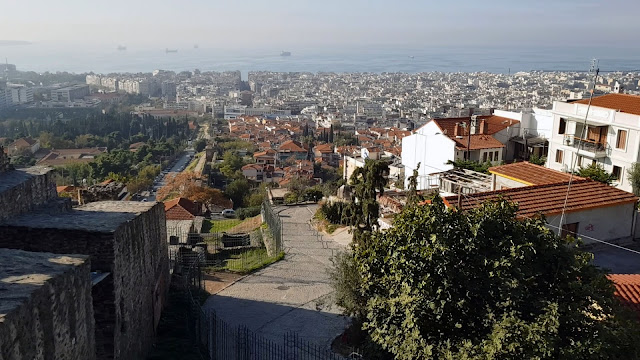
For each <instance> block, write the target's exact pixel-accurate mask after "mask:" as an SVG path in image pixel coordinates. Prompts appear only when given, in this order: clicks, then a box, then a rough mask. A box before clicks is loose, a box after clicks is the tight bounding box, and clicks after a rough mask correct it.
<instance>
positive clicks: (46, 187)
mask: <svg viewBox="0 0 640 360" xmlns="http://www.w3.org/2000/svg"><path fill="white" fill-rule="evenodd" d="M57 198H58V193H57V192H56V185H55V183H54V182H53V172H52V169H51V168H47V167H42V166H33V167H30V168H24V169H16V170H8V171H4V172H0V223H1V222H3V221H4V220H6V219H8V218H10V217H12V216H17V215H20V214H24V213H26V212H28V211H31V210H33V209H36V208H38V207H40V206H43V205H45V204H47V203H49V202H50V201H52V200H55V199H57Z"/></svg>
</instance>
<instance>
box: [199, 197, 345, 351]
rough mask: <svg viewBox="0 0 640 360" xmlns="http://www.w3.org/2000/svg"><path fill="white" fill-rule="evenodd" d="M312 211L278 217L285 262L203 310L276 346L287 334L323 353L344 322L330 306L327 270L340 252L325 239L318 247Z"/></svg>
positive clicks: (295, 209)
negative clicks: (311, 222) (313, 227)
mask: <svg viewBox="0 0 640 360" xmlns="http://www.w3.org/2000/svg"><path fill="white" fill-rule="evenodd" d="M316 209H317V206H316V205H312V206H296V207H287V208H285V209H284V210H283V211H282V212H281V213H280V214H281V218H282V220H283V237H284V247H285V253H286V256H285V258H284V259H283V260H281V261H279V262H277V263H275V264H273V265H270V266H268V267H266V268H264V269H262V270H260V271H257V272H255V273H253V274H251V275H249V276H247V277H245V278H243V279H242V280H240V281H238V282H236V283H235V284H233V285H231V286H229V287H227V288H226V289H224V290H222V291H220V292H219V293H218V294H216V295H213V296H211V297H210V298H209V299H208V300H207V302H206V303H205V307H206V308H211V309H215V310H216V313H217V315H218V316H219V317H220V318H222V319H223V320H224V321H225V322H227V323H228V324H230V325H231V326H234V327H235V326H239V325H244V326H247V327H248V328H249V329H250V330H252V331H254V332H256V333H257V334H259V335H261V336H264V337H266V338H268V339H271V340H274V341H280V342H281V341H282V339H283V337H284V334H285V333H286V332H288V331H294V332H296V333H298V335H299V337H300V339H304V340H308V341H310V342H311V343H314V344H317V345H319V346H321V347H323V348H326V349H329V348H330V346H331V342H332V340H333V339H335V338H336V337H337V336H338V335H340V334H341V333H342V331H344V329H345V328H346V327H347V326H348V324H349V321H350V319H349V318H347V317H345V316H342V315H341V312H340V309H339V308H338V307H337V306H336V305H335V304H334V298H333V289H332V287H331V284H330V281H329V275H328V273H327V269H329V268H330V267H331V266H332V264H331V260H330V258H331V256H332V254H334V253H336V252H337V251H339V250H343V249H344V247H343V246H342V245H340V244H338V243H336V242H334V241H333V240H332V239H331V238H326V237H325V238H324V241H320V240H319V238H317V237H316V235H315V232H314V231H312V230H311V229H310V228H309V226H308V221H309V220H310V219H311V217H312V216H313V213H314V212H315V210H316Z"/></svg>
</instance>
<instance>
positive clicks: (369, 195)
mask: <svg viewBox="0 0 640 360" xmlns="http://www.w3.org/2000/svg"><path fill="white" fill-rule="evenodd" d="M388 174H389V164H388V163H387V162H385V161H380V160H371V159H367V160H366V161H365V164H364V167H361V168H356V169H355V170H354V171H353V174H351V178H350V179H349V181H350V183H351V185H352V186H353V195H354V198H355V199H356V200H357V201H354V202H351V203H350V205H349V214H350V215H351V218H350V221H349V225H351V226H353V227H354V231H355V233H354V242H356V243H358V242H359V241H360V240H362V239H364V238H365V237H366V236H367V235H366V233H368V232H371V231H373V230H374V229H376V228H377V226H378V218H379V217H380V205H379V204H378V195H379V194H383V193H384V187H385V185H386V184H387V179H386V176H387V175H388Z"/></svg>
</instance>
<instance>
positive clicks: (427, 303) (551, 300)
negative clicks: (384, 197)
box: [354, 197, 640, 359]
mask: <svg viewBox="0 0 640 360" xmlns="http://www.w3.org/2000/svg"><path fill="white" fill-rule="evenodd" d="M516 211H517V207H516V205H514V204H511V203H509V202H507V201H505V200H501V201H496V202H491V203H486V204H483V205H482V206H481V207H479V208H478V209H476V210H473V211H469V212H462V211H452V210H448V209H447V208H446V207H445V206H444V204H443V202H442V200H441V199H440V198H439V197H436V198H434V199H433V201H432V204H431V205H426V206H411V207H407V208H406V209H405V210H404V211H403V212H402V213H401V214H400V215H399V216H398V217H397V218H396V220H395V222H394V227H393V228H391V229H389V230H387V231H385V232H375V233H373V234H372V236H371V239H370V241H368V242H367V243H366V246H355V247H354V259H355V263H356V266H357V270H358V271H357V272H358V273H360V274H361V275H362V280H361V282H359V285H360V286H361V288H360V292H359V295H360V296H362V297H363V298H364V299H366V305H365V309H363V310H362V312H363V313H365V314H366V318H365V319H364V324H363V328H364V329H366V330H367V331H368V332H369V334H370V335H371V338H372V339H373V341H375V342H376V343H377V344H379V345H381V346H382V347H383V348H384V349H386V350H388V351H389V352H391V353H392V354H393V355H394V357H395V358H397V359H622V358H625V359H631V358H634V359H635V358H638V357H640V342H639V340H640V331H639V328H640V327H638V325H637V322H636V320H635V319H631V318H630V317H628V314H627V313H626V312H625V310H624V309H622V308H621V305H620V303H619V302H618V300H617V299H615V297H614V295H613V291H614V288H613V286H612V284H611V282H610V281H609V280H608V279H607V278H606V277H605V274H604V273H603V271H601V270H600V269H599V268H597V267H595V266H594V265H592V264H591V260H592V258H593V256H592V254H589V253H585V252H582V251H581V250H580V249H579V248H577V247H575V246H572V244H570V243H569V241H570V240H568V239H561V238H559V237H558V236H556V235H555V234H554V233H553V232H551V231H550V230H549V229H547V228H546V227H545V224H546V223H545V220H544V219H541V218H537V219H522V220H518V219H516Z"/></svg>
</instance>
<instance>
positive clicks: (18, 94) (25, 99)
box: [6, 84, 33, 105]
mask: <svg viewBox="0 0 640 360" xmlns="http://www.w3.org/2000/svg"><path fill="white" fill-rule="evenodd" d="M6 99H7V100H6V102H7V104H8V105H19V104H28V103H30V102H33V89H32V88H29V87H26V86H24V85H19V84H11V85H8V86H7V95H6Z"/></svg>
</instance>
